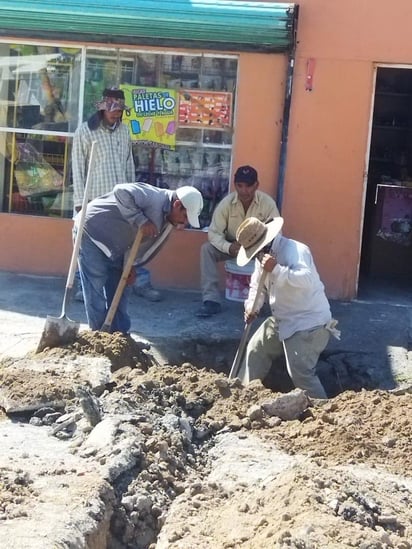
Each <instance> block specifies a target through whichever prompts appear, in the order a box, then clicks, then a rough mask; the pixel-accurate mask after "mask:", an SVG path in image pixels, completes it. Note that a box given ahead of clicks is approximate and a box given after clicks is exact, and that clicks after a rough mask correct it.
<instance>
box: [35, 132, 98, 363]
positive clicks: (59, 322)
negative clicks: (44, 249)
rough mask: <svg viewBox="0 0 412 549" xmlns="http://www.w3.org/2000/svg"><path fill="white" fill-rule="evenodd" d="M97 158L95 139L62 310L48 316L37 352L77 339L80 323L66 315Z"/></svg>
mask: <svg viewBox="0 0 412 549" xmlns="http://www.w3.org/2000/svg"><path fill="white" fill-rule="evenodd" d="M95 160H96V141H93V143H92V146H91V150H90V158H89V166H88V170H87V178H86V184H85V187H84V195H83V202H82V209H81V211H80V218H79V224H78V228H77V233H76V237H75V241H74V246H73V252H72V257H71V260H70V267H69V272H68V274H67V280H66V287H65V290H64V298H63V304H62V310H61V314H60V316H59V317H54V316H48V315H47V319H46V324H45V326H44V330H43V333H42V335H41V338H40V342H39V344H38V346H37V349H36V353H40V352H41V351H43V350H44V349H46V347H49V348H50V347H59V346H60V345H68V344H69V343H73V341H75V339H76V337H77V335H78V333H79V328H80V323H79V322H76V321H74V320H70V318H68V317H67V315H66V305H67V302H68V300H69V297H70V295H71V291H72V289H73V281H74V275H75V272H76V267H77V258H78V256H79V250H80V242H81V238H82V233H83V227H84V221H85V217H86V208H87V202H88V200H89V188H90V174H91V172H92V170H93V166H94V162H95Z"/></svg>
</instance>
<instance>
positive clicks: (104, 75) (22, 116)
mask: <svg viewBox="0 0 412 549" xmlns="http://www.w3.org/2000/svg"><path fill="white" fill-rule="evenodd" d="M82 56H85V63H82ZM82 67H84V70H85V74H82V72H81V71H82ZM0 73H1V79H0V199H1V204H2V207H1V211H3V212H10V213H21V214H31V215H42V216H59V217H71V216H72V211H73V202H72V183H71V173H70V171H71V170H70V157H71V143H72V137H73V134H74V132H75V130H76V128H77V127H78V125H79V124H80V123H81V122H83V121H84V120H86V119H87V118H88V117H89V116H90V115H91V114H93V113H94V112H95V103H96V101H97V100H99V99H100V97H101V95H102V91H103V90H104V88H106V87H111V86H120V87H122V88H123V89H124V90H125V94H126V98H127V103H128V104H130V106H131V111H130V112H128V113H127V114H126V115H125V116H124V118H123V121H124V122H125V123H127V124H128V125H129V127H130V128H131V134H132V137H133V142H134V145H133V152H134V159H135V166H136V174H135V178H136V180H137V181H144V182H147V183H150V184H152V185H155V186H158V187H162V188H170V189H175V188H177V187H179V186H181V185H193V186H195V187H196V188H198V189H199V190H200V191H201V193H202V195H203V198H204V209H203V211H202V214H201V226H202V228H204V227H207V226H208V225H209V223H210V220H211V216H212V213H213V211H214V208H215V207H216V205H217V203H218V202H219V201H220V200H221V198H222V197H223V196H225V195H226V194H227V192H228V190H229V174H230V167H231V157H232V138H233V113H234V101H235V90H236V76H237V57H235V56H233V55H232V56H214V55H209V54H200V53H199V54H197V53H196V54H195V53H193V54H191V55H189V54H185V55H183V54H173V53H154V52H142V51H137V50H136V51H135V50H126V49H120V48H114V49H107V48H105V49H102V48H84V47H81V46H79V47H77V48H76V47H74V48H67V47H60V46H58V45H53V46H45V45H35V44H10V43H0ZM82 82H84V89H83V88H82ZM166 96H167V97H168V98H173V101H174V105H175V107H174V110H171V112H170V113H167V114H168V116H163V114H165V113H160V112H159V111H157V112H154V113H150V112H148V111H145V112H143V111H142V112H138V110H136V109H137V105H139V104H140V103H141V104H145V105H146V104H147V105H149V106H150V105H152V104H155V103H156V101H154V102H153V101H152V102H151V103H148V102H146V103H145V101H141V102H140V103H139V101H140V99H141V98H148V97H166ZM159 101H160V99H159ZM170 103H171V101H170ZM161 108H162V107H161ZM79 112H81V114H80V115H79Z"/></svg>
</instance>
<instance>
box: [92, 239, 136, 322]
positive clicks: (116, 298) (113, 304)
mask: <svg viewBox="0 0 412 549" xmlns="http://www.w3.org/2000/svg"><path fill="white" fill-rule="evenodd" d="M142 237H143V233H142V231H141V229H139V230H138V231H137V234H136V238H135V239H134V242H133V244H132V247H131V248H130V253H129V257H128V258H127V261H126V263H125V265H124V267H123V272H122V276H121V278H120V280H119V284H118V285H117V288H116V291H115V294H114V296H113V300H112V302H111V304H110V307H109V310H108V311H107V314H106V318H105V320H104V323H103V326H102V327H101V329H100V330H101V331H102V332H110V328H111V326H112V322H113V318H114V315H115V314H116V311H117V307H118V306H119V302H120V299H121V297H122V295H123V292H124V289H125V287H126V284H127V279H128V278H129V274H130V271H131V269H132V267H133V264H134V262H135V259H136V256H137V252H138V251H139V246H140V242H141V241H142Z"/></svg>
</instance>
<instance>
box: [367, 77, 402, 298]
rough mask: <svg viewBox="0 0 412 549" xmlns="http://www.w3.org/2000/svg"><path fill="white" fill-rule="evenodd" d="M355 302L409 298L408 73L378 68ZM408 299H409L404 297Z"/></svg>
mask: <svg viewBox="0 0 412 549" xmlns="http://www.w3.org/2000/svg"><path fill="white" fill-rule="evenodd" d="M369 155H370V156H369V168H368V182H367V189H366V201H365V216H364V227H363V240H362V255H361V264H360V279H359V294H358V296H359V297H363V296H365V294H369V295H371V292H372V293H373V292H375V293H377V295H381V296H383V295H384V293H385V292H387V293H388V297H390V296H389V294H390V293H391V294H394V293H396V295H397V299H400V300H402V297H401V296H402V295H403V294H404V295H405V297H406V298H409V299H410V296H411V294H412V70H411V69H407V68H387V67H378V69H377V76H376V91H375V101H374V110H373V119H372V134H371V145H370V153H369ZM408 294H409V296H408Z"/></svg>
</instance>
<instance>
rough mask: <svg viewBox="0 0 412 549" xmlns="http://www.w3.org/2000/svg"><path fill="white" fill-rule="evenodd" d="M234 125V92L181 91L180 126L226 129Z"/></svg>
mask: <svg viewBox="0 0 412 549" xmlns="http://www.w3.org/2000/svg"><path fill="white" fill-rule="evenodd" d="M231 125H232V94H231V93H229V92H213V91H199V90H180V91H179V126H180V127H187V128H199V127H204V128H210V129H213V130H219V129H220V130H226V129H227V128H230V127H231Z"/></svg>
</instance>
